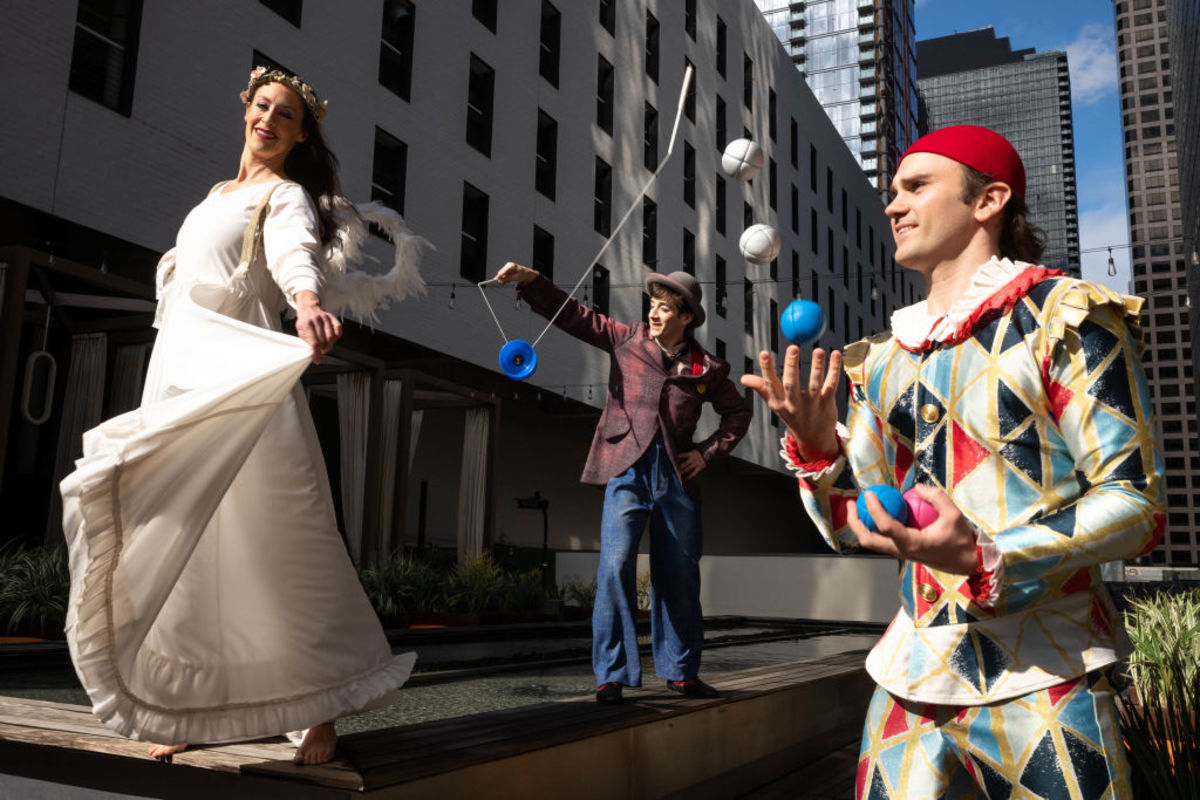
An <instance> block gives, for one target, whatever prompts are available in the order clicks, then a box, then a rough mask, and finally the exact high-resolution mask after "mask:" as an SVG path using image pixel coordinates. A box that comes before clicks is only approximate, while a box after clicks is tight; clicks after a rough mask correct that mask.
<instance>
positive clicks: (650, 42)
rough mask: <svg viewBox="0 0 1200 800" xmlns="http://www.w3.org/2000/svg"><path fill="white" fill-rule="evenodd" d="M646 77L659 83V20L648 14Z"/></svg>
mask: <svg viewBox="0 0 1200 800" xmlns="http://www.w3.org/2000/svg"><path fill="white" fill-rule="evenodd" d="M646 75H647V76H648V77H649V78H650V80H652V81H654V82H655V83H658V18H657V17H655V16H654V15H653V14H651V13H650V12H649V11H647V12H646Z"/></svg>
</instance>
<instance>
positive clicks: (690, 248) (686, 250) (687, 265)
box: [683, 228, 696, 275]
mask: <svg viewBox="0 0 1200 800" xmlns="http://www.w3.org/2000/svg"><path fill="white" fill-rule="evenodd" d="M683 271H684V272H686V273H688V274H689V275H695V274H696V235H695V234H694V233H692V232H691V231H689V230H688V229H687V228H684V229H683Z"/></svg>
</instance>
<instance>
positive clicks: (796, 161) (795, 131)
mask: <svg viewBox="0 0 1200 800" xmlns="http://www.w3.org/2000/svg"><path fill="white" fill-rule="evenodd" d="M791 137H792V138H791V148H792V154H791V155H792V168H793V169H800V129H799V126H798V125H797V124H796V120H792V128H791Z"/></svg>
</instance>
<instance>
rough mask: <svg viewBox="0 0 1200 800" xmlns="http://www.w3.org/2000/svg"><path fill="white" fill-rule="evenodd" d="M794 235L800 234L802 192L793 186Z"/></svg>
mask: <svg viewBox="0 0 1200 800" xmlns="http://www.w3.org/2000/svg"><path fill="white" fill-rule="evenodd" d="M792 233H795V234H799V233H800V190H799V189H797V188H796V184H794V183H793V184H792Z"/></svg>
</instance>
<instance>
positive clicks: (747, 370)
mask: <svg viewBox="0 0 1200 800" xmlns="http://www.w3.org/2000/svg"><path fill="white" fill-rule="evenodd" d="M742 372H743V373H744V374H746V375H753V374H754V362H753V361H751V360H750V359H749V358H748V357H745V356H743V357H742ZM742 397H744V398H745V399H746V405H747V406H749V407H750V408H753V407H754V390H753V389H751V388H750V387H749V386H747V387H746V388H745V389H742Z"/></svg>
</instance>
